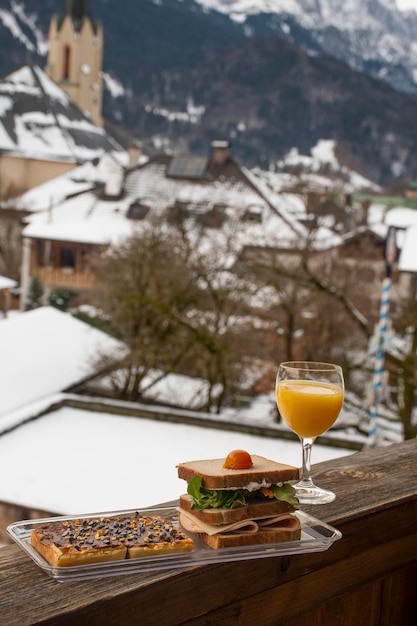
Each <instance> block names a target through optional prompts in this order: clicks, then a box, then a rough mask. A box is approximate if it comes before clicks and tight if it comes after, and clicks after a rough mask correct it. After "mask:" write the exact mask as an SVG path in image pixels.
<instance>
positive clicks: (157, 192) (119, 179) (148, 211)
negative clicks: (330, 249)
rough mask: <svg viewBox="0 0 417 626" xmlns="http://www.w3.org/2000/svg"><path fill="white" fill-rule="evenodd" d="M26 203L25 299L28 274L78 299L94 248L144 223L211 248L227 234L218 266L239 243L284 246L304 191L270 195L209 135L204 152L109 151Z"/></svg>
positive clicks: (325, 235)
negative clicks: (125, 160) (132, 160)
mask: <svg viewBox="0 0 417 626" xmlns="http://www.w3.org/2000/svg"><path fill="white" fill-rule="evenodd" d="M64 189H65V190H66V193H63V190H64ZM50 198H53V199H54V201H53V202H52V203H51V202H50ZM29 207H32V208H33V207H37V212H36V213H33V214H32V215H30V216H28V217H27V220H26V221H27V226H26V227H25V228H24V230H23V247H24V255H23V264H22V275H21V289H22V306H24V305H25V300H26V297H27V294H28V289H29V284H30V280H31V278H32V277H34V276H36V277H37V278H38V279H39V280H40V281H41V282H42V284H43V285H44V287H45V291H46V292H48V291H50V290H54V289H58V288H59V289H68V290H69V291H71V293H72V295H73V296H74V301H75V302H78V301H83V299H85V298H86V299H87V300H88V291H89V290H90V289H92V288H94V286H95V278H94V266H93V264H92V259H93V257H94V254H95V251H97V250H99V249H100V248H103V247H106V246H108V245H112V244H116V245H117V243H118V242H120V241H121V240H122V239H123V238H126V237H129V236H131V235H133V234H135V233H137V232H140V230H141V229H142V228H144V227H146V224H150V223H153V224H155V223H166V224H168V225H169V227H171V228H178V227H179V226H180V225H181V224H183V225H184V227H186V228H187V229H190V231H192V232H194V233H196V236H197V233H198V236H200V237H202V238H204V239H205V241H206V243H207V245H208V246H211V245H214V246H216V247H217V250H220V249H221V246H226V245H227V243H228V241H229V242H232V246H233V253H232V252H231V249H230V250H229V252H228V255H227V259H225V269H230V268H231V266H232V265H233V263H234V262H235V260H236V257H237V255H238V253H239V251H241V250H242V249H243V248H244V247H245V246H249V245H256V246H257V247H265V246H270V245H275V246H277V247H281V248H284V249H286V250H290V249H291V247H292V246H296V242H297V240H299V239H301V238H302V236H303V233H304V234H305V228H304V227H303V226H302V225H300V224H299V223H298V220H297V219H296V218H295V217H294V215H295V214H297V213H300V212H301V211H302V209H303V201H302V199H301V198H299V197H296V196H295V195H294V194H279V195H276V196H274V197H272V195H271V194H269V196H268V194H267V192H266V191H264V190H262V188H261V187H260V186H259V185H258V183H257V181H256V179H255V177H254V176H253V175H252V174H251V173H250V172H248V171H247V170H246V169H245V168H244V167H242V166H240V165H239V164H238V163H237V162H236V160H235V159H234V158H233V156H232V155H231V153H230V146H229V145H228V144H224V143H223V142H220V143H219V142H214V143H213V145H212V147H211V152H210V153H209V154H208V155H207V156H195V155H194V156H192V155H178V156H172V155H165V154H161V155H158V156H156V157H154V158H152V159H150V160H149V161H147V162H146V163H144V164H142V165H139V166H137V167H134V168H131V169H124V168H123V167H121V166H120V164H118V163H117V162H115V161H114V160H111V159H110V158H109V157H106V158H104V159H102V160H101V161H100V162H98V163H97V164H96V165H95V166H93V165H92V164H90V165H85V166H83V167H81V168H79V169H78V170H75V171H74V172H71V173H69V174H67V175H64V176H62V177H60V178H58V179H56V180H55V181H50V183H48V184H46V186H43V187H42V188H39V189H33V190H32V191H30V192H28V193H27V194H25V195H24V196H22V197H21V198H19V200H18V202H17V203H16V208H18V209H20V210H21V211H22V212H25V211H27V210H28V208H29ZM330 241H334V235H333V234H332V233H331V231H330V230H329V229H322V230H321V232H320V242H321V245H323V246H324V245H327V244H329V243H330Z"/></svg>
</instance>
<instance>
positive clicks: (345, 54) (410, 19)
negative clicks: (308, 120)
mask: <svg viewBox="0 0 417 626" xmlns="http://www.w3.org/2000/svg"><path fill="white" fill-rule="evenodd" d="M196 2H198V3H199V4H201V5H202V6H203V7H204V8H205V9H210V10H214V11H219V12H222V13H225V14H227V15H229V16H230V17H231V18H232V19H233V20H235V21H237V22H239V23H241V24H243V25H244V26H245V27H246V28H245V30H246V33H247V34H256V33H257V32H258V33H259V32H262V31H272V32H281V33H283V34H284V35H286V36H287V37H288V38H289V39H293V40H295V41H298V43H303V44H304V45H307V46H308V37H306V35H305V33H304V34H303V33H302V32H301V33H300V32H299V31H298V32H297V29H296V28H295V25H297V26H298V27H301V28H302V29H303V30H305V31H307V32H308V34H309V36H311V37H312V40H313V42H314V43H315V44H316V45H317V46H318V47H319V48H320V49H322V50H323V51H325V52H327V53H329V54H331V55H332V56H335V57H336V58H338V59H340V60H343V61H345V62H346V63H348V64H349V65H350V66H351V67H352V68H354V69H357V70H361V71H365V72H367V73H369V74H371V75H372V76H375V77H376V78H379V79H381V80H385V81H387V82H388V83H390V84H391V85H392V86H393V87H394V88H395V89H398V90H400V91H405V92H410V93H417V13H416V12H415V11H406V12H404V11H401V10H400V9H399V8H398V6H397V3H396V0H345V1H344V2H341V1H340V0H321V1H319V0H196ZM416 6H417V5H416Z"/></svg>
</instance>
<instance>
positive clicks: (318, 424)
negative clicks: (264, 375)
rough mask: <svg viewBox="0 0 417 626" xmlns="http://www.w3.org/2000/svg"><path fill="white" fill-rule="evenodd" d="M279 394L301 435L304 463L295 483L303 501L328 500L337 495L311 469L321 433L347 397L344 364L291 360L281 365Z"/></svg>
mask: <svg viewBox="0 0 417 626" xmlns="http://www.w3.org/2000/svg"><path fill="white" fill-rule="evenodd" d="M275 394H276V400H277V406H278V410H279V412H280V414H281V417H282V419H283V420H284V421H285V422H286V423H287V424H288V426H289V427H290V428H291V430H293V431H294V432H295V433H296V434H297V435H298V437H299V438H300V441H301V444H302V447H303V465H302V469H301V476H300V481H299V482H298V483H297V484H295V485H294V487H295V490H296V495H297V498H298V500H299V502H300V503H301V504H325V503H327V502H332V500H334V499H335V497H336V495H335V494H334V493H333V492H332V491H327V490H326V489H321V488H320V487H317V486H316V485H315V484H314V482H313V480H312V478H311V473H310V471H311V470H310V466H311V449H312V446H313V443H314V441H315V439H316V437H317V436H318V435H321V434H322V433H324V432H325V431H326V430H328V428H330V426H332V424H334V422H335V421H336V419H337V416H338V415H339V413H340V411H341V408H342V405H343V398H344V381H343V372H342V368H341V367H339V366H338V365H333V364H332V363H320V362H316V361H287V362H286V363H281V365H280V366H279V368H278V373H277V378H276V384H275Z"/></svg>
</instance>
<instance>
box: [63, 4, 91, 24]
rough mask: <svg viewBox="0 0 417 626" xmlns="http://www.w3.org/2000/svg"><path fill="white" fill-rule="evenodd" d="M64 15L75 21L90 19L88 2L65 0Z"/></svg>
mask: <svg viewBox="0 0 417 626" xmlns="http://www.w3.org/2000/svg"><path fill="white" fill-rule="evenodd" d="M64 13H65V15H70V16H71V17H72V18H73V19H75V20H81V19H82V18H83V17H89V18H91V9H90V2H89V1H88V0H65V9H64Z"/></svg>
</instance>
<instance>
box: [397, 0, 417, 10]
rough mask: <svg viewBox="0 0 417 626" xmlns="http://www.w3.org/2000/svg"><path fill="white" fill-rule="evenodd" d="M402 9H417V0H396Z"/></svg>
mask: <svg viewBox="0 0 417 626" xmlns="http://www.w3.org/2000/svg"><path fill="white" fill-rule="evenodd" d="M395 2H396V5H397V7H398V8H399V9H400V11H417V0H395Z"/></svg>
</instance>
